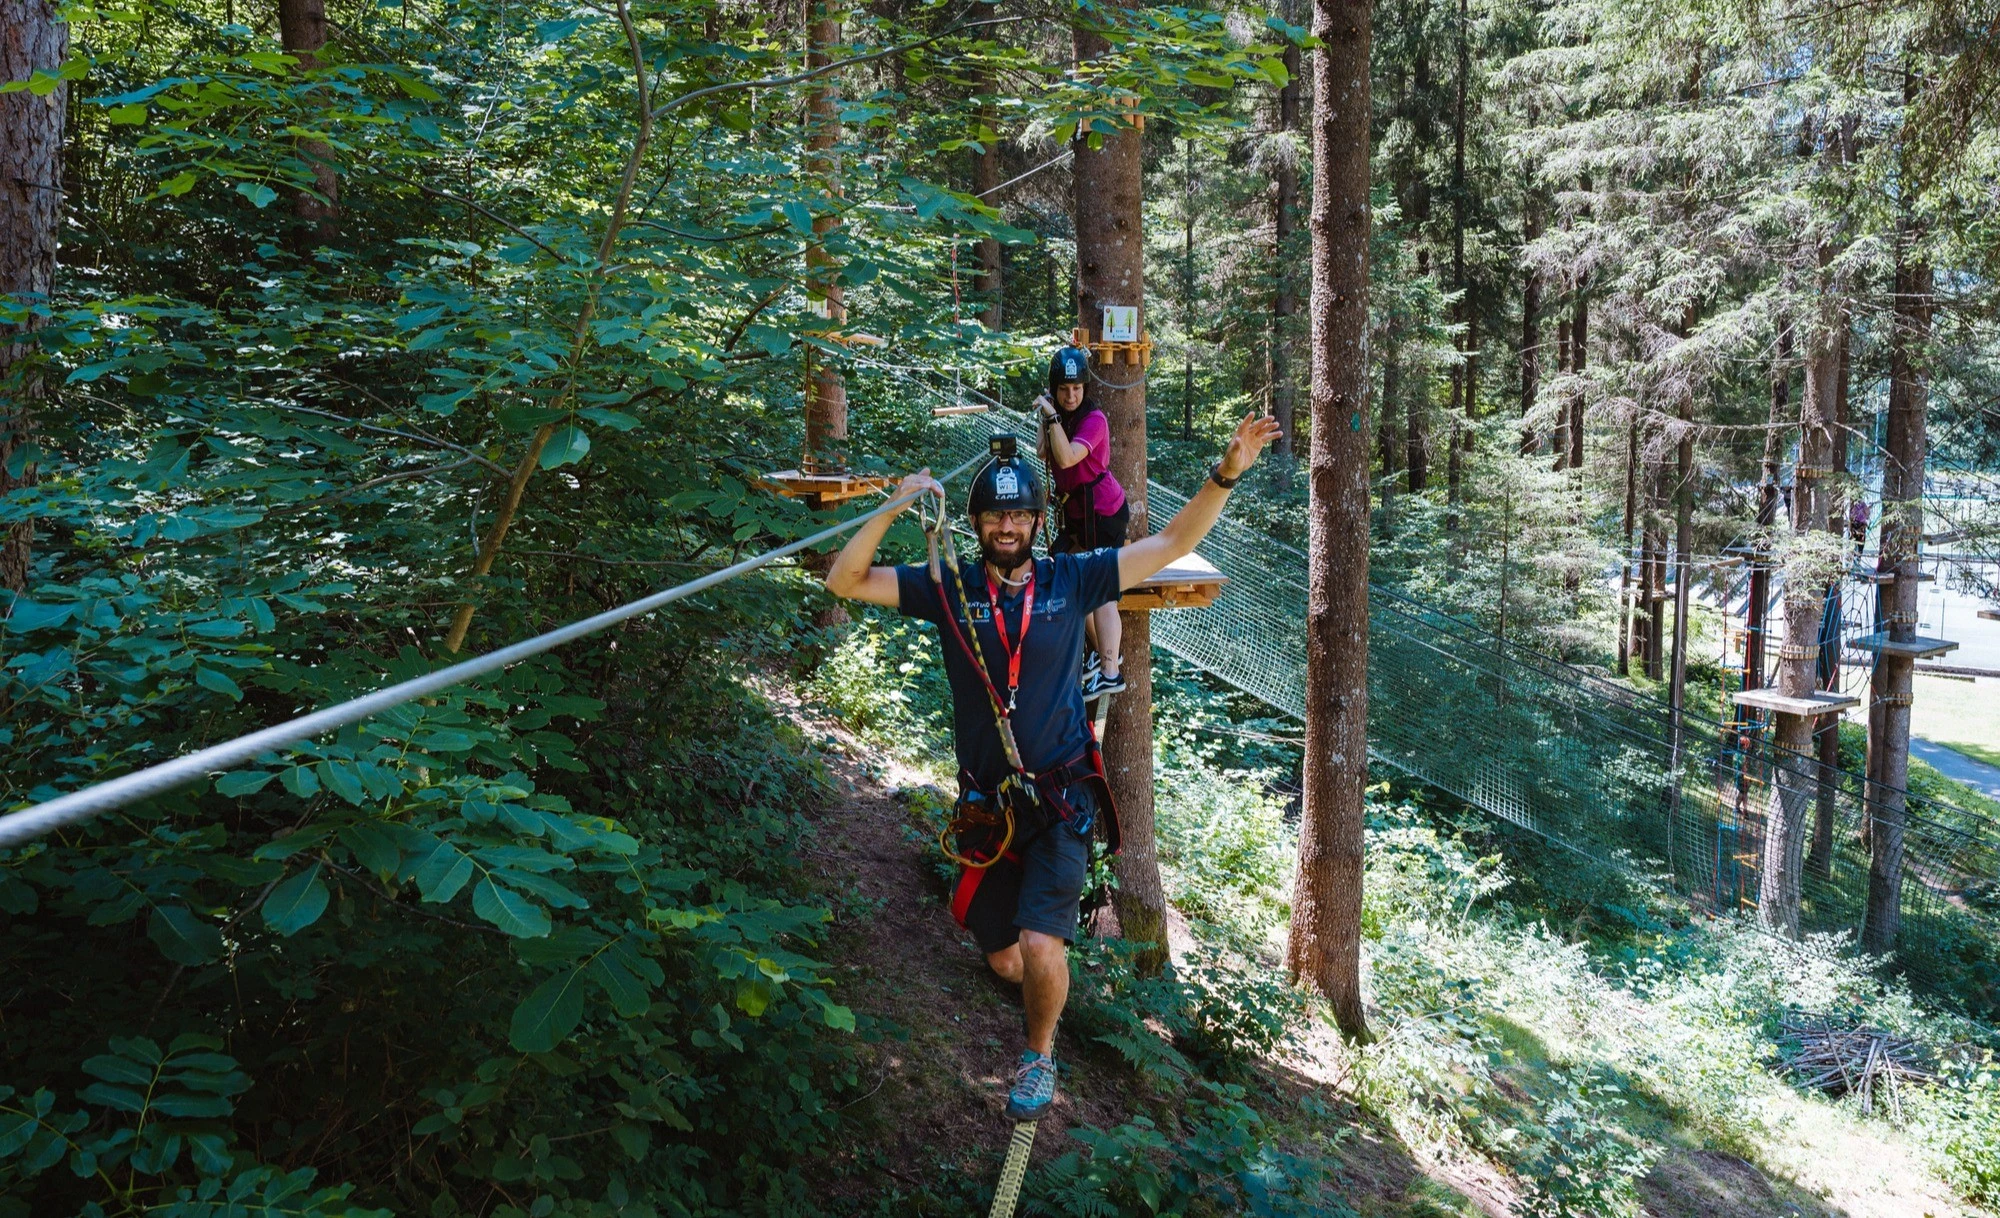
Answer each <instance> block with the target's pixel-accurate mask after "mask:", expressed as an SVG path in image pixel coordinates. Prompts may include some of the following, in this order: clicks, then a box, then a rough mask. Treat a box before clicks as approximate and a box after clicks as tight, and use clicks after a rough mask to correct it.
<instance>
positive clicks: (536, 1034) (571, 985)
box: [472, 893, 583, 1053]
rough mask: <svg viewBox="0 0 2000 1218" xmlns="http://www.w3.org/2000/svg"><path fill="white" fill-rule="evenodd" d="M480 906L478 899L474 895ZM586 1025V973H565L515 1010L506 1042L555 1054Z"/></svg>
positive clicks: (551, 980)
mask: <svg viewBox="0 0 2000 1218" xmlns="http://www.w3.org/2000/svg"><path fill="white" fill-rule="evenodd" d="M472 899H473V902H474V903H475V904H477V902H478V900H479V896H478V894H477V893H475V894H473V898H472ZM581 1022H583V971H582V970H581V969H565V970H564V971H562V972H560V973H557V974H556V975H555V976H553V977H551V978H549V979H548V980H547V981H544V982H542V983H541V984H540V985H538V986H536V987H535V991H534V993H532V994H529V995H528V996H527V997H526V998H524V999H522V1000H521V1005H520V1006H517V1007H515V1008H514V1018H513V1020H512V1022H511V1023H510V1024H509V1025H508V1028H507V1042H508V1043H509V1044H511V1045H513V1046H514V1048H516V1049H518V1050H520V1051H521V1052H523V1053H547V1052H550V1051H551V1050H553V1049H554V1048H555V1047H556V1046H557V1045H559V1044H561V1043H562V1042H563V1041H564V1040H566V1039H567V1038H568V1037H569V1034H570V1033H571V1032H574V1031H575V1030H576V1025H577V1024H579V1023H581Z"/></svg>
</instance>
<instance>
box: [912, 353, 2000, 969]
mask: <svg viewBox="0 0 2000 1218" xmlns="http://www.w3.org/2000/svg"><path fill="white" fill-rule="evenodd" d="M911 383H913V384H916V385H917V386H919V387H920V388H924V389H925V390H926V391H927V392H935V391H933V390H931V389H930V387H929V386H927V385H925V384H924V383H923V382H921V381H917V380H914V379H913V380H912V382H911ZM990 405H991V406H992V408H991V409H989V410H988V411H987V412H985V413H981V414H973V415H964V416H957V417H953V418H951V419H949V420H948V421H944V422H941V423H940V424H939V425H938V428H937V434H938V435H939V437H940V443H941V445H942V447H943V449H944V453H943V456H944V458H945V459H947V460H954V461H955V460H957V459H959V458H961V457H963V456H965V455H968V454H971V453H976V452H978V451H979V450H981V449H983V448H984V446H985V444H986V441H987V438H988V437H989V436H991V435H993V434H995V433H997V432H1001V431H1011V432H1014V433H1016V434H1018V435H1020V436H1021V437H1023V439H1025V438H1026V437H1029V436H1032V435H1034V434H1035V431H1034V422H1033V420H1032V419H1031V418H1028V417H1026V416H1022V415H1018V414H1014V413H1013V412H1011V411H1007V410H1004V409H1002V408H1000V407H999V406H998V404H997V403H992V404H990ZM1185 502H1186V497H1185V496H1183V495H1180V494H1178V493H1177V492H1175V491H1172V490H1170V489H1168V488H1166V487H1163V486H1161V485H1159V484H1158V483H1156V482H1149V483H1148V484H1147V514H1148V517H1149V519H1150V520H1151V521H1152V522H1153V523H1154V525H1155V526H1158V525H1159V524H1161V523H1163V522H1165V521H1166V520H1168V519H1170V518H1171V517H1172V516H1173V514H1174V513H1175V512H1176V511H1178V510H1179V509H1180V508H1181V506H1182V505H1183V504H1184V503H1185ZM1200 549H1201V553H1202V554H1203V555H1204V556H1205V557H1206V558H1207V559H1208V560H1209V561H1210V562H1212V563H1213V564H1214V565H1215V566H1216V567H1218V568H1219V569H1220V570H1221V571H1222V573H1223V574H1224V575H1225V576H1227V578H1228V581H1229V582H1228V584H1227V585H1226V586H1225V587H1224V589H1223V592H1222V595H1221V597H1220V598H1219V599H1218V600H1217V601H1216V602H1215V604H1214V605H1212V606H1210V607H1208V608H1205V609H1196V610H1177V611H1171V612H1163V613H1156V614H1155V615H1154V617H1153V642H1154V644H1155V645H1156V646H1159V647H1162V648H1165V649H1166V650H1167V651H1168V652H1170V653H1172V654H1173V655H1175V656H1177V657H1179V658H1181V659H1182V660H1185V661H1187V662H1188V663H1190V664H1192V665H1194V666H1195V667H1197V668H1200V669H1202V670H1203V671H1204V672H1207V673H1209V674H1211V675H1213V676H1215V677H1217V678H1220V679H1221V680H1222V681H1224V682H1226V683H1228V684H1229V685H1231V686H1234V687H1235V688H1237V689H1239V690H1242V691H1244V692H1245V693H1248V694H1251V695H1253V696H1255V697H1257V698H1258V699H1260V700H1262V701H1263V702H1265V703H1266V704H1268V705H1270V706H1272V707H1274V708H1275V709H1277V710H1279V711H1281V712H1283V713H1284V714H1286V715H1289V716H1292V717H1294V718H1301V719H1302V718H1303V717H1304V714H1305V642H1304V635H1303V623H1304V621H1305V607H1306V585H1305V556H1304V554H1302V553H1301V552H1299V551H1298V550H1296V549H1294V548H1292V547H1290V546H1287V545H1284V544H1283V543H1281V542H1278V541H1275V540H1273V539H1272V538H1270V537H1267V536H1264V535H1262V534H1260V533H1258V532H1256V531H1255V530H1252V529H1249V528H1246V527H1244V526H1243V525H1240V524H1237V523H1235V522H1233V521H1230V520H1228V519H1226V518H1225V519H1224V520H1222V521H1221V522H1219V523H1218V524H1217V525H1216V527H1215V529H1214V531H1213V532H1211V533H1210V534H1209V536H1208V538H1207V539H1206V540H1205V541H1204V542H1203V543H1202V545H1201V547H1200ZM1369 622H1370V625H1369V629H1370V640H1369V665H1368V686H1369V747H1370V752H1371V754H1372V755H1373V756H1374V757H1375V759H1376V760H1377V761H1378V762H1380V763H1382V764H1386V765H1389V766H1393V767H1395V768H1396V769H1398V770H1401V771H1402V772H1404V773H1405V774H1407V775H1409V776H1411V777H1413V778H1416V779H1418V780H1420V781H1422V782H1424V783H1426V784H1428V785H1430V786H1433V787H1436V788H1438V789H1440V790H1443V791H1446V792H1449V793H1450V794H1452V795H1455V796H1457V797H1459V798H1460V799H1463V800H1465V801H1466V802H1468V803H1470V804H1472V805H1474V806H1476V807H1478V808H1480V809H1482V810H1484V811H1485V812H1487V813H1488V814H1490V815H1492V816H1495V817H1498V818H1499V819H1501V820H1504V821H1506V822H1508V823H1509V824H1511V825H1514V826H1517V827H1519V828H1520V829H1524V830H1527V831H1528V832H1530V833H1533V834H1536V835H1538V836H1540V837H1542V838H1544V839H1546V840H1547V841H1549V842H1551V843H1554V844H1556V845H1557V846H1560V847H1562V848H1565V849H1568V850H1571V851H1574V852H1575V853H1577V854H1578V855H1581V856H1584V857H1586V858H1589V859H1591V860H1594V861H1596V862H1597V863H1599V864H1602V865H1604V866H1606V867H1609V868H1612V869H1615V870H1617V871H1619V872H1622V873H1625V874H1627V875H1630V876H1632V877H1635V878H1638V879H1641V880H1643V881H1646V882H1650V883H1656V884H1659V885H1663V886H1666V887H1669V888H1671V889H1672V890H1674V891H1676V892H1678V893H1680V894H1681V895H1683V896H1684V897H1686V898H1687V899H1688V900H1689V901H1690V902H1691V903H1692V904H1693V905H1694V906H1695V907H1696V908H1698V909H1702V910H1705V911H1708V912H1711V913H1716V914H1723V913H1731V914H1742V915H1744V916H1748V917H1755V916H1756V915H1757V913H1758V905H1759V900H1760V881H1761V879H1762V876H1763V872H1764V850H1765V840H1766V836H1767V835H1766V828H1767V822H1768V818H1769V817H1770V816H1771V815H1773V812H1772V808H1773V806H1774V799H1773V791H1774V786H1775V785H1776V784H1777V783H1778V779H1779V778H1780V772H1781V771H1784V772H1785V774H1784V777H1785V778H1786V779H1787V781H1786V782H1785V784H1784V785H1785V786H1786V787H1787V788H1788V789H1792V790H1796V791H1798V792H1800V794H1799V795H1798V796H1795V797H1793V798H1792V799H1791V800H1790V801H1789V807H1790V811H1789V813H1788V815H1789V817H1791V818H1794V819H1795V820H1796V821H1797V823H1798V824H1799V826H1800V832H1798V833H1796V834H1794V835H1793V840H1795V841H1798V842H1799V843H1800V850H1801V854H1802V858H1801V862H1800V865H1799V866H1797V867H1794V868H1793V871H1794V872H1796V873H1802V880H1801V885H1800V887H1801V893H1800V902H1799V929H1800V930H1801V931H1802V932H1805V933H1813V932H1825V931H1849V932H1855V933H1858V932H1859V930H1860V927H1861V923H1862V920H1863V918H1864V916H1865V909H1866V905H1867V893H1868V870H1869V855H1868V846H1867V844H1866V840H1865V837H1864V834H1865V833H1866V832H1867V831H1868V829H1869V827H1870V825H1871V823H1872V821H1873V818H1874V816H1875V814H1876V813H1877V812H1878V811H1879V810H1880V808H1881V803H1880V800H1879V798H1877V797H1871V794H1870V792H1869V791H1868V789H1867V785H1868V784H1867V783H1866V782H1865V780H1864V779H1863V778H1862V777H1861V776H1859V775H1857V774H1854V773H1851V772H1849V771H1846V770H1842V769H1837V768H1833V767H1823V766H1821V765H1820V764H1819V762H1818V761H1817V760H1816V759H1815V758H1813V757H1808V756H1804V755H1800V754H1792V753H1788V752H1785V751H1784V750H1781V749H1779V748H1777V747H1776V746H1774V745H1773V744H1772V743H1771V742H1770V740H1769V736H1770V732H1769V730H1768V728H1766V729H1764V730H1756V729H1754V728H1750V729H1746V728H1744V727H1741V726H1731V725H1725V724H1724V723H1721V722H1718V721H1717V720H1714V719H1708V718H1703V717H1700V716H1697V715H1693V714H1690V715H1688V716H1687V717H1686V718H1685V719H1684V721H1683V727H1682V731H1681V735H1680V740H1679V743H1678V746H1677V744H1676V738H1675V730H1674V722H1673V717H1672V715H1671V713H1670V712H1669V710H1668V708H1667V706H1666V704H1664V703H1662V702H1660V701H1659V700H1657V699H1654V698H1651V697H1648V696H1646V695H1643V694H1640V693H1637V692H1635V691H1633V690H1631V689H1628V688H1626V687H1624V686H1622V685H1619V684H1617V683H1615V682H1612V681H1610V680H1607V679H1605V678H1602V677H1599V676H1596V675H1594V674H1592V673H1589V672H1586V671H1584V670H1582V669H1578V668H1576V667H1574V666H1571V665H1568V664H1565V663H1563V662H1561V661H1559V660H1556V659H1554V658H1552V657H1550V656H1547V655H1544V654H1541V653H1539V652H1536V651H1534V650H1533V649H1531V648H1526V647H1523V646H1521V645H1520V644H1518V643H1513V642H1508V641H1506V640H1504V639H1502V638H1500V637H1498V636H1496V635H1494V634H1493V633H1491V632H1490V631H1487V630H1485V629H1483V628H1482V627H1480V626H1478V625H1476V624H1474V623H1471V622H1467V621H1465V620H1463V619H1460V618H1456V617H1453V616H1451V615H1448V614H1445V613H1442V612H1439V611H1438V610H1436V609H1434V608H1431V607H1429V606H1427V605H1424V604H1422V603H1421V602H1418V601H1415V600H1412V599H1411V598H1409V597H1407V596H1404V595H1402V594H1400V593H1398V592H1396V591H1394V590H1392V589H1388V588H1384V587H1381V586H1380V585H1376V586H1374V587H1373V589H1372V591H1371V598H1370V614H1369ZM1776 806H1784V803H1783V801H1776ZM1906 820H1907V827H1906V829H1905V832H1904V843H1905V844H1904V850H1905V854H1906V857H1907V860H1908V865H1907V869H1906V878H1905V880H1904V882H1903V886H1902V892H1901V906H1902V932H1901V935H1900V937H1899V943H1900V951H1899V960H1900V963H1901V964H1902V965H1903V966H1904V967H1905V968H1906V969H1907V971H1908V972H1909V974H1910V976H1911V977H1912V978H1913V979H1915V980H1918V981H1920V982H1922V981H1929V982H1936V983H1948V984H1949V986H1950V988H1951V989H1952V990H1953V991H1954V992H1957V993H1960V994H1966V993H1978V992H1982V991H1983V992H1985V993H1987V995H1988V996H1989V998H2000V970H1996V969H1995V967H1994V966H1993V965H1992V964H1991V963H1990V960H1991V958H1992V953H1991V949H1990V944H1991V943H1992V942H1994V941H1995V939H1996V938H2000V928H1996V927H1995V925H1994V923H1993V920H1992V919H1991V918H1990V917H1989V916H1988V915H1987V914H1986V912H1985V911H1984V910H1983V909H1982V908H1981V897H1982V894H1983V893H1984V892H1985V886H1984V884H1983V883H1982V882H1984V881H1993V880H1996V879H2000V851H1996V847H1995V842H1994V837H1993V830H1992V829H1991V827H1990V826H1988V825H1986V824H1984V823H1983V822H1982V821H1981V820H1980V818H1978V817H1975V816H1973V815H1971V814H1970V813H1967V812H1965V811H1963V810H1961V809H1958V808H1954V807H1951V806H1950V805H1947V804H1943V803H1940V802H1938V801H1935V800H1929V799H1924V798H1920V797H1918V796H1916V795H1914V794H1912V795H1910V796H1909V798H1908V810H1907V813H1906ZM1986 1005H1988V1006H1991V1005H1993V1004H1992V1003H1990V1002H1989V1003H1988V1004H1986Z"/></svg>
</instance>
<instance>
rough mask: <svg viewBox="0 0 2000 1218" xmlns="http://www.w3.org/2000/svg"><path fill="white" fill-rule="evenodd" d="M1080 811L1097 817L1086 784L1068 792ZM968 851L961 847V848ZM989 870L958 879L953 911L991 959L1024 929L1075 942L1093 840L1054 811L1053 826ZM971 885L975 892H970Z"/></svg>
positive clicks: (1019, 935) (1092, 799)
mask: <svg viewBox="0 0 2000 1218" xmlns="http://www.w3.org/2000/svg"><path fill="white" fill-rule="evenodd" d="M1064 795H1065V797H1066V798H1068V799H1069V801H1070V803H1071V804H1072V806H1074V807H1075V808H1076V809H1077V811H1078V812H1080V813H1083V814H1084V815H1086V816H1088V817H1092V818H1094V817H1095V816H1096V815H1097V814H1098V807H1097V797H1096V796H1095V795H1093V794H1091V791H1090V788H1089V787H1088V786H1087V785H1085V784H1083V783H1078V784H1077V785H1075V786H1073V787H1071V788H1069V790H1067V791H1065V792H1064ZM962 848H963V847H961V849H962ZM1009 853H1011V854H1014V855H1016V856H1017V858H1018V861H1016V859H1001V860H1000V861H999V862H997V863H995V864H993V865H992V866H991V867H988V868H986V869H985V871H984V872H978V871H971V870H967V871H965V872H962V873H961V874H960V876H959V881H958V888H957V891H956V892H955V893H954V895H953V900H952V912H953V913H954V914H955V915H957V917H958V920H959V923H960V925H962V926H964V927H965V928H966V929H967V930H969V931H971V932H972V937H973V938H974V939H976V940H978V941H979V950H980V951H982V952H985V953H986V954H987V955H989V956H990V955H992V954H993V953H994V952H997V951H1003V950H1005V949H1006V948H1008V947H1011V946H1013V945H1014V944H1015V943H1017V942H1019V941H1020V938H1021V932H1022V931H1024V930H1032V931H1039V932H1041V933H1042V934H1045V935H1053V936H1055V937H1057V938H1059V939H1061V940H1062V941H1063V942H1065V943H1072V942H1075V940H1076V921H1077V911H1078V907H1079V906H1080V904H1081V903H1082V900H1083V886H1084V884H1085V883H1086V882H1087V881H1088V879H1089V876H1090V839H1089V837H1088V835H1087V834H1086V835H1084V836H1079V835H1078V834H1077V832H1076V831H1075V830H1074V829H1071V828H1070V827H1069V825H1068V824H1067V823H1065V822H1064V821H1062V820H1061V819H1059V818H1057V817H1056V816H1055V815H1054V812H1053V810H1051V812H1050V816H1049V824H1048V825H1047V826H1045V827H1043V828H1042V829H1041V830H1040V831H1039V832H1037V833H1035V834H1034V835H1033V836H1032V837H1031V838H1029V839H1028V841H1027V842H1026V843H1025V844H1023V843H1020V842H1018V841H1017V842H1016V844H1015V846H1014V848H1013V849H1012V850H1011V851H1010V852H1009ZM968 886H970V891H969V892H968Z"/></svg>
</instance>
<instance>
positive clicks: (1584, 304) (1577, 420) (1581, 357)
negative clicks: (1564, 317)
mask: <svg viewBox="0 0 2000 1218" xmlns="http://www.w3.org/2000/svg"><path fill="white" fill-rule="evenodd" d="M1583 188H1584V189H1585V190H1589V189H1590V179H1589V178H1585V179H1584V180H1583ZM1589 288H1590V280H1589V278H1588V277H1586V276H1578V277H1577V281H1576V306H1575V310H1574V311H1573V312H1572V314H1571V316H1570V323H1569V370H1570V371H1571V372H1573V373H1575V374H1576V375H1578V376H1582V375H1583V370H1584V368H1585V367H1586V366H1587V365H1588V363H1589V360H1588V358H1587V357H1588V356H1589V353H1590V292H1589ZM1569 468H1571V469H1575V470H1580V469H1582V468H1583V390H1581V389H1576V390H1572V391H1571V392H1570V395H1569Z"/></svg>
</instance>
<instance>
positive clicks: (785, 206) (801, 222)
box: [778, 199, 813, 235]
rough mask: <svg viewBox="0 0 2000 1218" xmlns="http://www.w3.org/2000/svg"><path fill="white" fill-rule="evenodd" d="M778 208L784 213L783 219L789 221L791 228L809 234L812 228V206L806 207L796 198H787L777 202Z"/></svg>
mask: <svg viewBox="0 0 2000 1218" xmlns="http://www.w3.org/2000/svg"><path fill="white" fill-rule="evenodd" d="M778 210H779V211H781V212H783V213H784V214H785V219H786V220H788V221H790V222H791V225H792V227H793V228H795V229H797V230H798V231H799V232H800V233H803V234H806V235H811V233H812V230H813V214H812V208H810V207H807V206H806V205H805V204H803V203H801V202H799V201H798V200H796V199H789V200H787V201H785V202H783V203H780V204H778Z"/></svg>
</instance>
